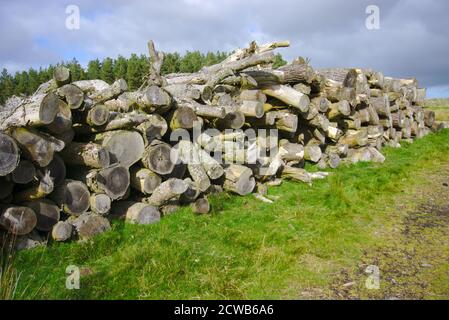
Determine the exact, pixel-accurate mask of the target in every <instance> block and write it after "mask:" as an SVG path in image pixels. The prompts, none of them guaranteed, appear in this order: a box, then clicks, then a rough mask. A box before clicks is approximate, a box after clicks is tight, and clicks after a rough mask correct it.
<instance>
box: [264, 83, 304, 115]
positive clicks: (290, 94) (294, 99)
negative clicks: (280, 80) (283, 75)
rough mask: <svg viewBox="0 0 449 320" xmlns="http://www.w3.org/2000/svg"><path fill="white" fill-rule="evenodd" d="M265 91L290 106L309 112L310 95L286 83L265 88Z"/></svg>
mask: <svg viewBox="0 0 449 320" xmlns="http://www.w3.org/2000/svg"><path fill="white" fill-rule="evenodd" d="M263 93H265V94H266V95H269V96H270V97H273V98H276V99H278V100H280V101H282V102H284V103H286V104H288V105H289V106H292V107H294V108H297V109H299V110H300V111H301V112H307V111H308V110H309V104H310V99H309V97H308V96H306V95H305V94H302V93H301V92H299V91H297V90H295V89H293V88H291V87H288V86H285V85H275V86H271V87H267V88H265V89H264V90H263Z"/></svg>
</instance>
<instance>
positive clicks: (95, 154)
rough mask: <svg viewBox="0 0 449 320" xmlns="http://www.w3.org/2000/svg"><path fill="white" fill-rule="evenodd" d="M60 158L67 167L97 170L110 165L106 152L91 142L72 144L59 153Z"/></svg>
mask: <svg viewBox="0 0 449 320" xmlns="http://www.w3.org/2000/svg"><path fill="white" fill-rule="evenodd" d="M60 156H61V157H62V159H63V160H64V162H65V163H66V164H68V165H79V166H86V167H89V168H97V169H98V168H104V167H107V166H109V164H110V158H109V152H108V150H107V149H106V148H104V147H102V146H101V145H99V144H96V143H93V142H88V143H83V142H72V143H71V144H69V145H68V146H67V147H66V148H64V150H62V151H61V153H60Z"/></svg>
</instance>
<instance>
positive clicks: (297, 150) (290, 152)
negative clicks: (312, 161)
mask: <svg viewBox="0 0 449 320" xmlns="http://www.w3.org/2000/svg"><path fill="white" fill-rule="evenodd" d="M279 153H280V156H281V159H282V160H285V161H288V162H289V161H301V160H303V159H304V146H303V145H301V144H299V143H291V142H289V141H288V140H281V141H280V142H279Z"/></svg>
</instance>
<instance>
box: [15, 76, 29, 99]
mask: <svg viewBox="0 0 449 320" xmlns="http://www.w3.org/2000/svg"><path fill="white" fill-rule="evenodd" d="M14 83H15V88H14V94H15V95H27V94H28V74H27V73H26V71H22V72H16V74H15V75H14Z"/></svg>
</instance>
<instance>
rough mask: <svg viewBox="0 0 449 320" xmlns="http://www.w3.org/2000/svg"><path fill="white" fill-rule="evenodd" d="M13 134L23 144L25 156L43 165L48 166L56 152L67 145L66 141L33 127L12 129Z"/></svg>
mask: <svg viewBox="0 0 449 320" xmlns="http://www.w3.org/2000/svg"><path fill="white" fill-rule="evenodd" d="M11 135H12V137H13V138H14V139H15V140H16V141H17V142H18V143H19V145H20V146H21V148H22V151H23V154H24V156H25V157H26V158H27V159H29V160H31V161H34V162H36V163H37V164H38V165H39V166H41V167H45V166H47V165H48V164H49V163H50V162H51V160H52V159H53V155H54V153H55V152H59V151H61V150H62V149H64V147H65V145H64V142H62V141H60V140H57V139H55V138H54V137H52V136H50V135H48V134H45V133H43V132H39V131H36V130H34V129H31V128H15V129H12V130H11Z"/></svg>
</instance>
